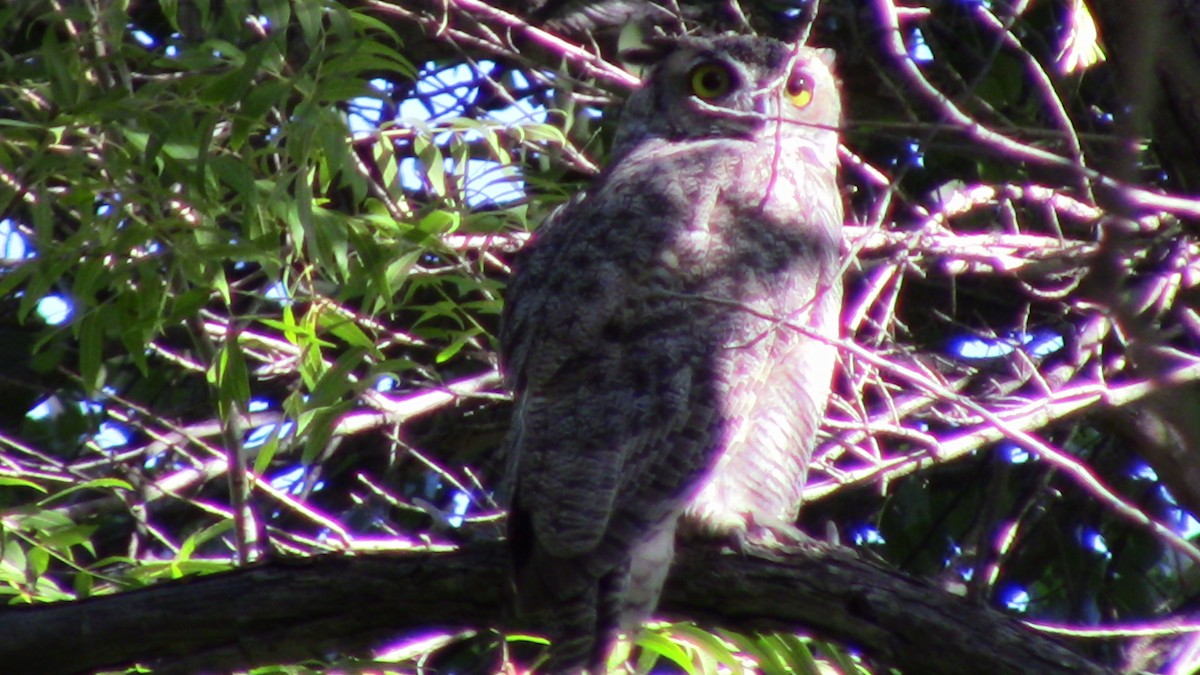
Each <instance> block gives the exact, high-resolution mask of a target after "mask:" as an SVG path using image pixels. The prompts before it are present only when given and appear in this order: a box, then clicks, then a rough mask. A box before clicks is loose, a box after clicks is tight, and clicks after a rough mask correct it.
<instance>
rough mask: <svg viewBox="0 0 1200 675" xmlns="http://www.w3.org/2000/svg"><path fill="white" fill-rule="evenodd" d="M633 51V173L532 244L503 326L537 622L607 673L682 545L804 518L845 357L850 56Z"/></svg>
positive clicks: (733, 46)
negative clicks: (844, 83)
mask: <svg viewBox="0 0 1200 675" xmlns="http://www.w3.org/2000/svg"><path fill="white" fill-rule="evenodd" d="M632 58H633V59H636V60H637V61H638V62H639V63H641V64H643V65H646V66H648V67H649V73H648V75H647V77H646V79H645V82H644V84H643V85H642V87H641V88H640V89H638V90H637V91H635V92H634V93H633V95H632V96H631V97H630V99H629V101H628V103H627V104H626V106H625V108H624V110H623V112H622V115H621V118H620V121H619V124H618V129H617V134H616V138H615V141H614V145H613V149H612V156H613V159H612V162H611V164H610V165H609V166H608V168H607V169H606V170H605V171H604V172H603V173H602V174H601V175H600V176H599V177H598V178H597V180H596V181H595V183H594V184H593V185H592V186H591V187H590V188H589V189H588V190H587V191H586V192H585V193H584V194H582V195H579V196H578V197H577V198H576V199H575V200H573V201H572V202H570V203H568V204H567V205H566V206H565V207H564V208H562V209H560V210H559V211H558V212H557V213H555V214H554V215H552V216H551V217H550V218H549V219H548V220H547V222H545V223H544V224H543V225H542V227H541V228H540V229H539V230H538V232H537V233H536V236H535V237H534V238H533V239H532V241H531V242H530V243H529V245H528V246H527V247H526V248H525V249H524V250H523V251H522V252H521V254H520V256H519V257H518V259H517V261H516V263H515V274H514V277H513V279H512V280H511V283H510V285H509V289H508V296H507V302H506V307H505V312H504V316H503V319H502V329H501V335H500V343H501V360H502V366H503V368H504V371H505V375H506V378H507V383H508V385H509V386H510V387H511V388H512V390H513V393H514V413H513V419H512V430H511V432H510V434H509V437H508V439H507V441H506V451H507V453H508V455H507V467H508V478H507V485H508V492H509V501H510V511H509V540H510V543H511V552H512V561H513V569H514V578H515V586H516V599H517V603H516V604H517V612H518V615H519V616H521V617H524V619H525V621H526V623H527V624H528V625H529V626H530V627H532V628H534V629H536V630H539V631H541V632H543V633H544V634H546V635H547V636H548V637H549V638H550V640H551V648H550V653H549V657H548V661H547V662H546V663H545V664H544V666H543V672H548V673H564V672H570V673H578V672H589V671H590V672H601V670H602V668H603V663H604V661H605V656H606V650H607V649H608V648H609V645H610V644H611V641H612V640H613V639H614V637H615V636H616V635H617V634H619V632H621V631H626V630H631V629H635V628H637V627H638V625H639V624H640V623H641V622H642V621H643V620H644V619H646V618H648V616H649V615H650V613H651V612H652V611H653V610H654V608H655V605H656V604H657V602H658V596H659V594H660V592H661V589H662V585H663V582H664V580H665V578H666V574H667V571H668V569H669V568H670V565H671V561H672V558H673V556H674V550H675V539H676V536H677V534H681V535H682V534H684V533H687V534H689V535H690V536H712V537H717V538H722V539H725V540H726V541H729V542H742V543H745V542H746V541H748V540H754V541H767V540H769V536H768V535H770V534H771V533H777V532H780V531H786V530H788V528H791V527H793V526H792V524H793V523H794V521H795V519H796V516H797V513H798V510H799V508H800V501H801V492H802V490H803V487H804V482H805V478H806V474H807V469H808V463H809V459H810V457H811V455H812V448H813V439H814V435H815V434H816V431H817V427H818V426H819V424H820V420H821V418H822V415H823V412H824V407H825V400H826V398H827V396H828V391H829V387H830V379H831V377H832V369H833V364H834V362H835V360H836V350H835V347H834V345H833V342H832V339H834V338H836V337H837V333H838V324H839V322H838V317H839V312H840V307H841V281H840V272H839V249H840V243H841V227H842V202H841V197H840V193H839V191H838V187H837V164H838V160H837V147H838V125H839V123H840V117H841V101H840V94H839V85H838V83H837V80H836V79H835V76H834V73H833V70H832V55H831V54H830V53H829V52H828V51H827V50H816V49H811V48H807V47H803V46H796V45H791V44H788V43H785V42H780V41H776V40H772V39H766V38H760V37H746V36H732V35H730V36H722V37H714V38H700V37H685V38H672V39H662V40H660V41H657V42H655V43H653V44H652V45H650V46H649V47H647V48H645V49H642V50H639V51H638V52H636V53H634V54H632ZM760 537H765V538H763V539H759V538H760Z"/></svg>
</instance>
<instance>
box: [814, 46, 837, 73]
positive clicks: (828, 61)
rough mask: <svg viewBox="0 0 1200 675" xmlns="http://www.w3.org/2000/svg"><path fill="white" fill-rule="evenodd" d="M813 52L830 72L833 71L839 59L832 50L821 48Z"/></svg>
mask: <svg viewBox="0 0 1200 675" xmlns="http://www.w3.org/2000/svg"><path fill="white" fill-rule="evenodd" d="M813 51H814V52H816V54H817V58H818V59H820V60H821V63H824V64H825V65H826V66H827V67H828V68H829V69H830V70H833V68H834V61H836V60H837V57H836V54H834V51H833V50H832V49H830V48H828V47H820V48H818V49H813Z"/></svg>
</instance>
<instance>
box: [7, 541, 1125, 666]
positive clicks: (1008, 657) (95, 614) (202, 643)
mask: <svg viewBox="0 0 1200 675" xmlns="http://www.w3.org/2000/svg"><path fill="white" fill-rule="evenodd" d="M504 560H505V554H504V549H503V547H502V545H501V544H499V543H495V544H486V545H479V546H474V547H471V548H469V549H463V550H459V551H454V552H449V553H414V554H402V555H372V556H367V557H345V556H333V555H331V556H327V557H322V558H314V559H304V560H275V561H271V562H267V563H263V564H259V565H255V566H253V567H249V568H246V569H243V570H238V571H235V572H229V573H224V574H215V575H212V576H207V577H199V578H193V579H187V580H183V581H180V582H173V583H164V584H159V585H156V586H152V587H149V588H145V589H140V590H137V591H130V592H126V593H121V594H118V595H114V596H108V597H100V598H92V599H88V600H84V601H80V602H70V603H62V604H55V605H43V606H35V607H9V608H5V609H4V610H2V611H0V636H3V638H2V639H0V663H3V664H4V672H6V673H9V674H10V675H20V674H24V673H28V674H35V673H36V674H38V675H56V674H65V673H79V672H88V671H94V670H96V669H98V668H101V667H118V666H121V665H124V664H129V663H133V662H139V663H143V664H147V665H153V666H155V667H156V668H158V669H159V670H156V671H155V672H179V673H195V672H214V671H227V670H229V669H232V668H235V667H247V666H250V665H253V664H264V663H279V662H287V661H293V660H302V659H306V658H314V657H320V656H322V655H323V654H324V653H327V652H328V651H330V650H338V651H350V652H354V651H360V650H363V649H365V648H366V647H368V646H369V645H370V644H372V643H377V642H380V641H382V640H384V639H387V638H389V637H391V638H394V637H396V636H398V635H403V634H404V633H405V632H407V631H410V630H413V629H417V628H421V629H430V628H437V627H444V628H454V627H467V626H485V625H494V626H500V627H503V626H505V625H506V617H505V612H504V611H503V609H502V608H503V606H504V605H505V601H504V596H505V594H506V592H505V588H506V586H507V583H508V582H507V578H506V575H505V573H504V569H505V564H504ZM661 610H662V612H663V613H664V614H666V615H670V616H688V617H696V618H701V619H703V618H708V619H711V620H713V621H714V622H717V621H719V622H720V623H721V624H722V625H725V626H729V627H731V628H735V629H754V628H764V629H765V628H783V627H789V626H795V627H798V628H799V627H804V628H808V629H811V630H813V631H815V632H817V633H818V634H822V635H827V636H829V637H835V638H842V639H850V640H851V641H852V642H853V644H855V645H856V646H858V647H860V648H862V649H863V650H864V651H865V652H866V653H867V654H869V655H871V656H873V657H874V658H877V659H879V660H880V661H882V662H885V663H888V664H890V665H894V666H896V667H899V668H901V669H902V670H903V671H905V672H910V673H1027V674H1028V673H1101V672H1107V671H1106V670H1105V669H1104V668H1102V667H1101V666H1098V665H1096V664H1094V663H1092V662H1090V661H1088V660H1087V659H1085V658H1083V657H1081V656H1079V655H1077V654H1075V653H1073V652H1072V651H1070V650H1068V649H1066V648H1065V647H1063V646H1062V645H1060V644H1059V643H1057V642H1055V641H1053V640H1051V639H1048V638H1046V637H1044V636H1042V635H1039V634H1037V633H1035V632H1033V631H1032V630H1030V629H1028V628H1025V627H1023V626H1021V625H1020V623H1019V622H1017V621H1015V620H1014V619H1012V618H1011V617H1007V616H1004V615H1002V614H1000V613H998V612H996V611H993V610H991V609H988V608H984V607H979V606H975V605H971V604H969V603H967V602H966V601H964V600H963V599H961V598H959V597H957V596H955V595H952V594H950V593H947V592H945V591H942V590H940V589H937V588H935V587H933V586H930V585H928V584H925V583H923V582H920V581H916V580H913V579H910V578H907V577H905V576H903V575H901V574H899V573H896V572H893V571H889V570H886V569H884V568H882V567H880V566H878V565H875V564H872V563H868V562H865V561H863V560H860V559H859V558H857V557H856V556H855V554H854V553H852V552H850V551H848V550H846V549H834V550H833V551H824V552H801V553H797V554H795V555H792V556H789V557H787V559H786V560H784V559H780V560H766V559H760V558H754V557H747V556H745V555H741V554H728V553H722V552H720V551H718V550H715V549H713V548H709V547H698V546H695V545H693V546H690V547H688V548H686V549H684V550H682V551H681V552H680V558H679V560H678V561H677V564H676V567H675V568H674V570H673V574H672V575H671V578H670V580H669V581H668V584H667V588H666V592H665V594H664V596H663V605H662V608H661Z"/></svg>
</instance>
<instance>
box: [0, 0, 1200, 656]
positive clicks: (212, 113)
mask: <svg viewBox="0 0 1200 675" xmlns="http://www.w3.org/2000/svg"><path fill="white" fill-rule="evenodd" d="M1134 5H1136V7H1135V6H1134ZM724 30H734V31H738V32H757V33H760V34H768V35H773V36H776V37H781V38H784V39H798V38H799V37H800V36H804V37H806V38H807V39H808V41H809V42H810V43H812V44H815V45H819V46H825V47H832V48H833V49H834V50H835V51H836V52H837V54H838V70H839V73H840V75H841V78H842V80H843V83H844V92H845V94H844V95H845V100H846V107H847V114H846V123H845V127H844V129H843V130H842V138H843V146H842V148H841V158H842V184H843V193H844V197H845V200H846V205H847V223H846V236H845V243H844V249H843V252H844V260H845V280H846V291H847V292H846V302H845V309H844V312H843V318H842V334H843V338H842V340H841V341H840V342H839V344H838V347H839V363H838V373H837V375H836V381H835V391H834V394H833V397H832V399H831V401H830V404H829V408H828V411H827V414H826V420H825V424H824V425H823V428H822V431H821V435H820V438H819V448H818V451H817V453H816V456H815V460H814V463H813V467H812V471H811V472H810V481H809V485H808V489H807V492H806V504H805V508H804V511H803V513H802V514H801V526H802V527H803V528H804V529H805V530H807V531H809V532H811V533H814V534H819V535H821V536H822V537H824V538H826V539H828V540H831V541H832V543H830V544H827V545H825V546H823V547H815V549H814V550H813V551H807V552H805V551H799V552H792V553H791V554H787V555H785V554H782V553H781V554H779V555H771V554H764V555H763V556H760V557H739V556H730V555H727V554H724V553H722V552H721V551H720V550H718V549H717V548H716V547H711V548H704V547H703V546H700V547H693V548H689V549H688V550H686V551H685V552H684V554H683V555H682V558H681V560H680V563H679V565H678V568H677V569H676V570H675V572H674V573H673V576H672V580H671V582H670V585H669V587H668V590H667V595H666V597H665V602H664V606H663V608H662V614H663V619H664V622H663V623H661V624H657V625H654V626H651V627H650V628H649V629H648V630H646V631H644V632H643V633H642V635H640V636H637V638H636V642H637V645H638V646H639V649H637V650H636V651H634V652H632V654H631V659H632V661H631V662H632V663H633V664H635V665H634V666H633V667H635V668H638V669H640V671H641V672H649V671H650V670H651V669H654V668H659V669H664V668H668V667H669V668H674V669H675V670H677V671H680V672H702V673H710V672H711V673H715V672H766V673H784V672H812V671H811V670H803V669H811V668H817V667H823V668H827V669H835V670H839V671H841V672H860V671H861V672H886V671H887V670H888V668H890V667H893V666H895V667H899V668H900V669H901V670H902V671H904V672H980V668H981V664H987V667H986V668H983V670H985V671H987V672H1086V671H1089V670H1091V671H1094V672H1102V671H1104V670H1106V669H1107V670H1119V671H1146V672H1162V673H1189V672H1192V671H1193V670H1195V669H1196V668H1197V667H1200V657H1197V656H1196V653H1197V645H1198V644H1200V643H1198V642H1197V638H1196V635H1197V632H1198V631H1200V622H1198V621H1196V620H1195V618H1194V617H1195V614H1196V611H1195V604H1196V590H1197V586H1196V584H1197V565H1196V563H1197V562H1200V547H1198V545H1197V538H1198V536H1200V522H1198V521H1197V520H1196V518H1195V516H1194V514H1196V513H1198V512H1200V385H1198V382H1200V313H1198V309H1197V308H1198V307H1200V290H1198V287H1200V239H1198V234H1200V232H1198V229H1197V227H1198V225H1200V107H1198V106H1197V104H1196V102H1197V101H1200V43H1198V42H1197V40H1196V37H1195V36H1197V35H1200V5H1198V4H1197V3H1195V2H1192V1H1191V0H1151V1H1150V2H1144V3H1122V2H1116V1H1114V0H1089V1H1087V2H1085V1H1084V0H1041V1H1038V2H986V1H979V0H974V1H972V0H958V1H945V2H932V1H931V2H923V3H918V2H910V3H904V4H901V3H897V2H895V1H894V0H872V1H871V2H868V3H857V2H849V1H845V0H826V1H825V2H822V3H817V2H801V1H796V2H774V1H767V0H744V1H742V2H735V1H733V0H730V1H729V2H718V3H712V2H686V1H683V0H680V1H678V2H661V3H649V2H629V1H627V0H593V1H588V0H573V1H570V2H563V1H561V0H549V1H541V0H506V1H503V2H492V3H484V2H481V1H479V0H444V1H437V2H434V1H432V0H430V1H428V2H426V1H424V0H421V1H405V2H389V1H385V0H340V1H338V0H324V1H321V2H288V1H286V0H258V1H257V2H249V1H248V0H211V1H206V0H170V1H168V0H145V1H142V0H139V1H137V2H98V1H95V0H84V1H83V2H73V3H72V2H62V1H60V0H28V1H25V2H15V3H9V4H8V5H6V6H4V7H0V251H2V255H0V345H2V346H3V348H4V352H5V353H4V356H5V358H3V360H2V361H0V392H2V396H0V592H2V593H3V594H4V595H5V596H7V599H8V603H7V604H8V606H7V607H5V608H3V609H0V661H2V662H4V663H5V664H6V665H5V669H6V671H11V672H29V673H47V672H64V673H65V672H81V671H94V670H97V669H100V668H115V669H120V668H125V667H129V666H131V665H133V664H142V665H144V666H147V667H151V668H161V669H162V670H163V672H168V671H170V670H175V671H177V672H190V671H204V670H212V669H233V668H242V669H249V668H254V667H273V666H278V665H281V664H284V665H287V667H288V668H289V669H291V670H292V671H295V672H307V671H308V670H317V671H320V670H322V669H330V668H342V669H345V668H358V669H361V670H366V669H374V670H379V671H388V672H415V671H420V672H426V671H429V670H437V671H438V672H462V673H467V672H490V671H495V670H500V669H501V668H504V667H512V666H511V663H512V657H514V656H515V660H516V661H519V662H522V663H529V662H530V661H531V660H532V659H533V658H534V657H535V656H536V654H537V652H538V650H539V649H540V645H539V644H538V639H537V638H536V637H530V636H524V635H522V634H521V633H520V630H519V627H517V626H513V625H512V624H511V622H510V620H509V618H508V617H507V614H506V613H505V611H504V606H505V603H506V599H505V588H506V581H505V579H504V561H503V554H502V552H501V548H502V544H500V543H498V541H497V540H498V538H499V536H500V532H502V529H503V528H502V521H503V511H502V508H501V505H500V504H498V503H497V498H496V490H497V488H498V487H499V483H500V479H501V476H500V474H501V471H502V467H503V465H504V461H503V458H502V457H500V456H499V452H500V447H501V439H502V438H503V436H504V434H505V432H506V429H507V425H508V416H509V412H510V405H509V397H508V393H507V392H506V391H505V390H504V388H503V386H502V382H501V377H500V374H499V372H498V370H497V365H496V357H495V342H496V340H495V336H496V334H497V329H498V321H499V315H500V309H501V307H502V303H503V298H504V286H505V281H506V279H507V276H508V274H509V271H510V267H509V265H510V262H511V259H512V254H513V253H514V252H515V251H516V250H517V249H519V248H520V246H521V245H522V244H523V243H524V242H525V241H526V240H527V239H528V238H529V236H531V233H533V232H535V231H536V228H537V226H538V224H539V223H540V222H541V221H542V220H543V219H544V218H545V216H546V215H547V214H548V213H550V212H551V211H552V210H553V209H554V208H555V207H556V206H557V205H559V204H561V203H562V202H564V201H565V200H567V199H569V198H570V197H571V195H573V194H575V193H577V192H578V191H579V190H582V189H584V188H585V187H586V185H587V183H588V180H589V179H590V178H591V177H593V176H594V175H595V174H596V173H597V172H598V171H599V167H601V166H603V165H604V162H605V159H606V155H607V151H608V149H609V147H610V143H611V138H612V131H613V128H614V122H615V120H616V118H617V114H618V112H619V108H620V102H621V101H622V100H623V99H624V97H625V96H626V95H627V94H628V92H629V91H630V90H631V88H633V87H635V86H636V84H637V81H638V78H637V74H636V72H634V70H633V69H626V68H625V67H624V66H623V65H622V61H621V58H620V56H621V51H622V49H623V48H627V47H629V46H630V45H635V44H637V43H638V42H639V41H641V40H644V39H646V38H647V37H648V36H651V35H653V34H654V33H655V32H656V31H661V32H665V33H668V34H677V33H681V32H706V31H707V32H717V31H724ZM10 664H15V665H13V668H12V669H10V668H9V665H10ZM656 672H665V671H661V670H660V671H656Z"/></svg>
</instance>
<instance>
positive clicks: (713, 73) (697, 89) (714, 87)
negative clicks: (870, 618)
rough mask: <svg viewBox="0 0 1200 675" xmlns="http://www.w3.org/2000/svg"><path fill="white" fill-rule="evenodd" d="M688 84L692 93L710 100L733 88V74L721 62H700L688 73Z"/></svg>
mask: <svg viewBox="0 0 1200 675" xmlns="http://www.w3.org/2000/svg"><path fill="white" fill-rule="evenodd" d="M688 84H689V86H691V88H692V94H694V95H696V96H699V97H700V98H702V99H704V100H706V101H710V100H712V99H714V98H717V97H718V96H724V95H725V94H727V93H729V90H730V89H732V88H733V75H732V74H731V73H730V72H729V68H727V67H725V66H724V65H723V64H720V63H711V62H710V63H701V64H700V65H698V66H696V67H695V68H692V72H691V73H690V74H689V75H688Z"/></svg>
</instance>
